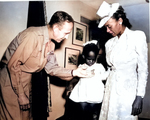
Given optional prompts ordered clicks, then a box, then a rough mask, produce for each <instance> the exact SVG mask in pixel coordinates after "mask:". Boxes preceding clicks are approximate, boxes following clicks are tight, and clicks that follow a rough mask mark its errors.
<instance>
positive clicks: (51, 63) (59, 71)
mask: <svg viewBox="0 0 150 120" xmlns="http://www.w3.org/2000/svg"><path fill="white" fill-rule="evenodd" d="M45 71H46V72H47V73H48V74H50V75H51V76H57V77H59V78H61V79H63V80H71V79H72V78H73V77H72V74H71V71H72V70H70V69H66V68H63V67H61V66H59V65H58V63H57V60H56V56H55V54H54V52H50V53H49V55H48V62H47V64H46V65H45Z"/></svg>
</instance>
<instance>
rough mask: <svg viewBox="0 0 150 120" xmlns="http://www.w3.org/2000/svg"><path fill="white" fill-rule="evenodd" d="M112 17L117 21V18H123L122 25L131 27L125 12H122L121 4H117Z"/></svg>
mask: <svg viewBox="0 0 150 120" xmlns="http://www.w3.org/2000/svg"><path fill="white" fill-rule="evenodd" d="M112 18H114V19H116V20H117V21H118V19H119V18H122V20H123V23H122V24H123V25H124V26H126V27H128V28H131V27H132V25H131V24H130V22H129V19H128V18H127V17H126V13H125V12H124V9H123V8H122V6H119V8H118V10H117V11H116V12H115V13H114V14H113V16H112Z"/></svg>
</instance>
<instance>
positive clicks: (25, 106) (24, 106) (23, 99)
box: [18, 93, 30, 111]
mask: <svg viewBox="0 0 150 120" xmlns="http://www.w3.org/2000/svg"><path fill="white" fill-rule="evenodd" d="M18 102H19V105H20V109H21V110H23V111H27V110H29V109H30V104H29V98H28V97H27V96H26V95H25V94H24V93H22V94H19V95H18Z"/></svg>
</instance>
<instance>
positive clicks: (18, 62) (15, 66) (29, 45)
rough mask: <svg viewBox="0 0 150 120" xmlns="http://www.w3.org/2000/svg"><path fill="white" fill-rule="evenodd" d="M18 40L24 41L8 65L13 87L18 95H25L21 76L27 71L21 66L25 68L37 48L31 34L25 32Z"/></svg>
mask: <svg viewBox="0 0 150 120" xmlns="http://www.w3.org/2000/svg"><path fill="white" fill-rule="evenodd" d="M18 39H22V43H21V44H20V45H19V46H18V48H17V49H16V51H15V52H14V54H13V56H12V57H11V59H10V61H9V63H8V69H9V73H10V78H11V82H12V87H13V89H14V92H15V93H16V94H17V95H18V94H20V93H24V89H23V86H22V80H21V74H22V71H25V70H22V69H21V66H25V64H26V62H27V60H28V58H29V57H30V55H31V53H32V51H33V49H34V48H35V46H36V41H35V39H34V35H33V34H31V33H27V32H23V33H22V34H20V35H19V36H18ZM26 72H28V71H26Z"/></svg>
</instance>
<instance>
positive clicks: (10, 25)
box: [0, 1, 28, 59]
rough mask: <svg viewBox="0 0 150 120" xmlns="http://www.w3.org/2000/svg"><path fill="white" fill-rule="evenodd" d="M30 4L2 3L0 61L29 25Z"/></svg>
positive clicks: (0, 15)
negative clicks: (10, 44) (12, 41)
mask: <svg viewBox="0 0 150 120" xmlns="http://www.w3.org/2000/svg"><path fill="white" fill-rule="evenodd" d="M27 11H28V2H27V1H25V2H21V1H20V2H0V59H1V57H2V55H3V53H4V51H5V49H6V48H7V46H8V45H9V43H10V41H11V40H13V38H14V37H15V36H16V35H17V34H18V33H19V32H20V31H22V30H24V29H26V25H27Z"/></svg>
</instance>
